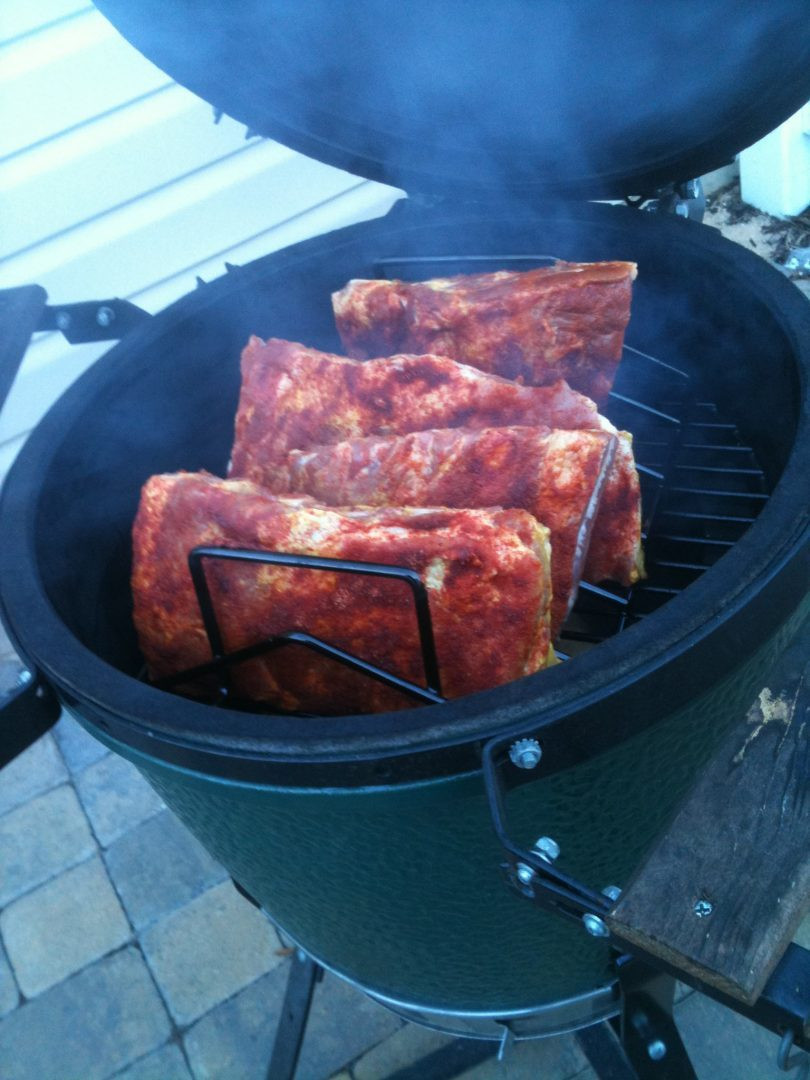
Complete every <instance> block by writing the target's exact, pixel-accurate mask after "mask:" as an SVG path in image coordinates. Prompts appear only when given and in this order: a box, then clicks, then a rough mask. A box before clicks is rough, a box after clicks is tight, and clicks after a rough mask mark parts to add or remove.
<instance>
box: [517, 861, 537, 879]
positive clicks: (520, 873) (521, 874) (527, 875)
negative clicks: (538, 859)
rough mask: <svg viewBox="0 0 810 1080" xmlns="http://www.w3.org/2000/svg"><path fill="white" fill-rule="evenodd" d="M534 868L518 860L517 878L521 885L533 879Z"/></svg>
mask: <svg viewBox="0 0 810 1080" xmlns="http://www.w3.org/2000/svg"><path fill="white" fill-rule="evenodd" d="M534 876H535V875H534V870H532V868H531V867H530V866H527V865H526V863H523V862H520V863H518V864H517V879H518V881H519V882H520V883H521V885H531V883H532V882H533V881H534Z"/></svg>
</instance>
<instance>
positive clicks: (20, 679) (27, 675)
mask: <svg viewBox="0 0 810 1080" xmlns="http://www.w3.org/2000/svg"><path fill="white" fill-rule="evenodd" d="M33 677H34V676H33V674H32V673H31V672H30V671H29V670H28V668H23V669H22V671H21V672H20V674H19V675H18V676H17V685H18V686H28V684H29V683H30V682H31V680H32V679H33Z"/></svg>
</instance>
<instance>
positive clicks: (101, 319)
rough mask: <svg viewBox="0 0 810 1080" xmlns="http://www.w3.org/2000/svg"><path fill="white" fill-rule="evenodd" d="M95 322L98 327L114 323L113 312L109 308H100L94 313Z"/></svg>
mask: <svg viewBox="0 0 810 1080" xmlns="http://www.w3.org/2000/svg"><path fill="white" fill-rule="evenodd" d="M96 322H97V323H98V325H99V326H109V325H110V324H111V323H113V322H115V312H114V311H113V309H112V308H111V307H107V306H106V305H105V306H104V307H100V308H99V309H98V311H97V312H96Z"/></svg>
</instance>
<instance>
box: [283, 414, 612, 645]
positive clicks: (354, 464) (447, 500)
mask: <svg viewBox="0 0 810 1080" xmlns="http://www.w3.org/2000/svg"><path fill="white" fill-rule="evenodd" d="M615 447H616V438H615V436H613V435H609V434H608V433H607V432H603V431H560V430H555V431H550V430H548V429H546V428H530V427H502V428H483V429H482V430H480V431H471V430H469V429H467V428H450V429H443V430H438V431H436V430H433V431H419V432H414V433H412V434H410V435H399V436H372V437H369V438H364V439H350V440H347V441H345V442H340V443H335V444H334V445H332V446H323V447H320V448H315V449H313V450H293V451H291V453H290V455H289V457H288V470H287V472H288V478H287V485H286V490H287V491H294V492H301V493H303V494H306V495H311V496H313V497H314V498H316V499H318V500H319V501H321V502H324V503H329V504H331V505H333V506H348V505H357V504H360V505H365V506H454V507H488V506H505V507H517V508H521V509H523V510H528V511H529V513H530V514H533V515H534V517H535V518H537V520H538V521H539V522H541V523H542V524H543V525H545V526H546V527H547V528H548V529H549V532H550V540H551V580H552V593H553V600H552V604H551V636H552V639H554V638H555V637H556V636H557V634H558V632H559V630H560V627H561V626H562V624H563V622H564V621H565V618H566V617H567V615H568V613H569V611H570V609H571V606H572V605H573V602H574V599H575V596H576V588H577V585H578V584H579V579H580V575H581V572H582V565H583V561H584V558H585V554H586V552H587V549H588V544H589V541H590V536H591V531H592V528H593V523H594V519H595V514H596V509H597V506H598V505H599V499H600V497H601V494H602V489H603V487H604V481H605V477H606V475H607V469H608V468H609V466H610V464H611V462H612V460H613V455H614V452H615Z"/></svg>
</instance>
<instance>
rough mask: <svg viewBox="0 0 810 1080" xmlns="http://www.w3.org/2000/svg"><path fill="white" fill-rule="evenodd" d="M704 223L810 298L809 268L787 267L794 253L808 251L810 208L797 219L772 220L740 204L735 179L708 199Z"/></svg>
mask: <svg viewBox="0 0 810 1080" xmlns="http://www.w3.org/2000/svg"><path fill="white" fill-rule="evenodd" d="M703 220H704V223H705V224H706V225H712V226H714V227H715V228H717V229H720V230H721V231H722V233H723V235H724V236H725V237H726V238H727V239H729V240H734V241H735V242H736V243H738V244H742V245H743V247H748V248H750V249H751V250H752V251H755V252H756V253H757V254H758V255H761V256H762V257H763V259H767V260H768V261H769V262H771V263H773V265H774V266H776V267H778V268H779V269H780V270H782V271H783V273H785V275H786V276H787V277H788V278H790V279H791V280H792V281H793V282H794V283H795V284H796V285H797V286H798V288H800V289H801V290H802V292H804V293H805V294H806V295H808V296H810V266H808V268H807V269H804V270H796V271H793V270H788V269H787V268H786V264H787V263H788V261H789V259H790V255H791V253H792V252H793V251H795V250H796V249H797V248H807V249H810V208H808V209H807V210H805V211H804V213H802V214H799V215H798V216H796V217H791V218H777V217H772V216H771V215H770V214H765V213H763V212H762V211H761V210H757V209H756V207H754V206H751V205H750V204H748V203H745V202H743V201H742V199H741V198H740V185H739V181H737V180H735V181H733V182H732V183H730V184H728V185H727V186H726V187H723V188H720V190H719V191H716V192H715V193H714V194H712V195H710V196H709V197H708V198H707V200H706V214H705V217H704V219H703Z"/></svg>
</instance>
